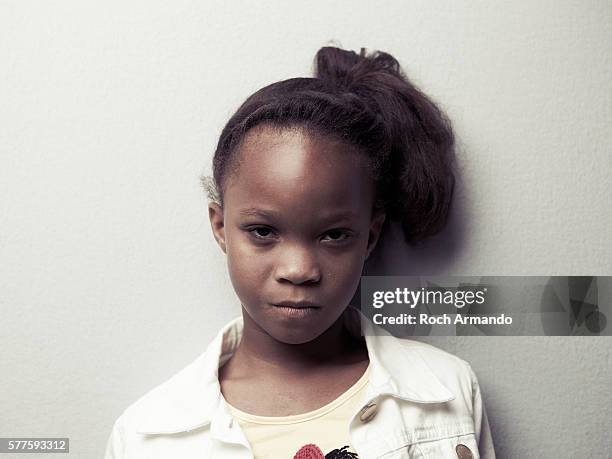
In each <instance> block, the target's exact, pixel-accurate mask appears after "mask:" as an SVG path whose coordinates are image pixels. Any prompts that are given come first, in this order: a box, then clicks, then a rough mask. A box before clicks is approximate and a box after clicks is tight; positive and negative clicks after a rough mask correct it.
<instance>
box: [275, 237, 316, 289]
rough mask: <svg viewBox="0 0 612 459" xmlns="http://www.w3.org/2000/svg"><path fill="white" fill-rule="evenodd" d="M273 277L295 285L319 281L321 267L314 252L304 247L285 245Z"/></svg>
mask: <svg viewBox="0 0 612 459" xmlns="http://www.w3.org/2000/svg"><path fill="white" fill-rule="evenodd" d="M275 278H276V280H277V281H278V282H284V281H288V282H291V283H292V284H296V285H299V284H305V283H316V282H319V281H320V280H321V268H320V266H319V263H318V260H317V257H316V254H315V253H313V252H312V250H309V249H308V248H306V247H297V246H292V247H286V248H285V249H284V250H283V253H282V255H281V256H280V259H279V260H278V262H277V266H276V271H275Z"/></svg>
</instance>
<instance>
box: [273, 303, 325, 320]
mask: <svg viewBox="0 0 612 459" xmlns="http://www.w3.org/2000/svg"><path fill="white" fill-rule="evenodd" d="M272 306H273V309H274V310H275V311H277V312H278V313H279V314H280V315H281V316H283V317H286V318H291V319H305V318H307V317H310V316H314V315H316V314H317V312H318V311H319V310H320V309H321V306H318V305H316V304H314V303H309V302H299V303H294V302H288V301H284V302H282V303H277V304H272Z"/></svg>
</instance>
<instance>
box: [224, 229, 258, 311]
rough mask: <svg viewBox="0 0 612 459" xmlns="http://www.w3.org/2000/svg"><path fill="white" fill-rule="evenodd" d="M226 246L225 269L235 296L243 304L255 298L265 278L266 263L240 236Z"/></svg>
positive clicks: (235, 236)
mask: <svg viewBox="0 0 612 459" xmlns="http://www.w3.org/2000/svg"><path fill="white" fill-rule="evenodd" d="M231 241H232V242H231V244H228V245H227V267H228V273H229V276H230V279H231V281H232V285H233V286H234V290H235V291H236V294H237V295H238V297H239V298H240V299H241V300H242V301H243V302H248V300H249V298H254V297H256V296H257V293H258V291H259V288H260V287H261V285H262V282H263V281H264V279H265V277H266V263H264V262H263V257H261V256H260V255H259V254H257V252H256V251H254V250H253V247H252V246H250V245H249V244H248V242H247V241H244V240H243V239H241V235H234V237H233V238H232V240H231Z"/></svg>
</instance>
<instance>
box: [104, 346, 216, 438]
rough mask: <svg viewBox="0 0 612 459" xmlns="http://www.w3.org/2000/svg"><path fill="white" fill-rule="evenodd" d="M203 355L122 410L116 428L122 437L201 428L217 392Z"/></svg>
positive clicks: (206, 356)
mask: <svg viewBox="0 0 612 459" xmlns="http://www.w3.org/2000/svg"><path fill="white" fill-rule="evenodd" d="M207 352H208V351H207ZM207 352H204V353H203V354H202V355H200V356H199V357H198V358H197V359H196V360H194V361H193V362H191V363H190V364H189V365H187V366H185V367H184V368H182V369H181V370H180V371H178V372H177V373H176V374H174V375H173V376H172V377H170V378H169V379H167V380H166V381H164V382H163V383H161V384H159V385H157V386H155V387H154V388H153V389H151V390H149V391H148V392H146V393H145V394H144V395H142V396H140V397H139V398H138V399H137V400H136V401H134V402H133V403H131V404H130V405H129V406H128V407H127V408H125V410H124V411H123V412H122V413H121V415H120V416H119V418H118V419H117V421H116V422H115V426H116V429H117V430H120V431H123V432H124V434H125V433H142V434H147V433H171V432H180V431H184V430H189V429H190V428H194V427H196V426H198V425H202V424H203V423H204V422H205V421H206V419H207V417H208V415H209V414H210V411H211V410H212V406H213V403H214V402H216V400H217V397H216V394H217V393H218V390H216V387H215V384H214V382H215V381H216V378H215V379H214V380H212V379H211V376H212V375H211V374H208V372H207V368H206V367H207V361H208V360H209V359H210V358H209V355H207Z"/></svg>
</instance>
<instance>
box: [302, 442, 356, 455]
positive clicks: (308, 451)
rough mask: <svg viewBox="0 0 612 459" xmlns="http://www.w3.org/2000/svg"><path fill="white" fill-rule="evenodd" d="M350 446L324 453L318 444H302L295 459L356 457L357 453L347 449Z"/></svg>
mask: <svg viewBox="0 0 612 459" xmlns="http://www.w3.org/2000/svg"><path fill="white" fill-rule="evenodd" d="M347 449H348V446H343V447H342V448H340V449H334V450H332V451H330V452H329V453H327V454H325V455H323V451H321V448H319V447H318V446H317V445H314V444H312V443H310V444H308V445H304V446H302V447H301V448H300V449H299V451H298V452H297V453H295V456H293V459H355V458H358V456H357V454H355V453H351V452H350V451H347Z"/></svg>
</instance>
